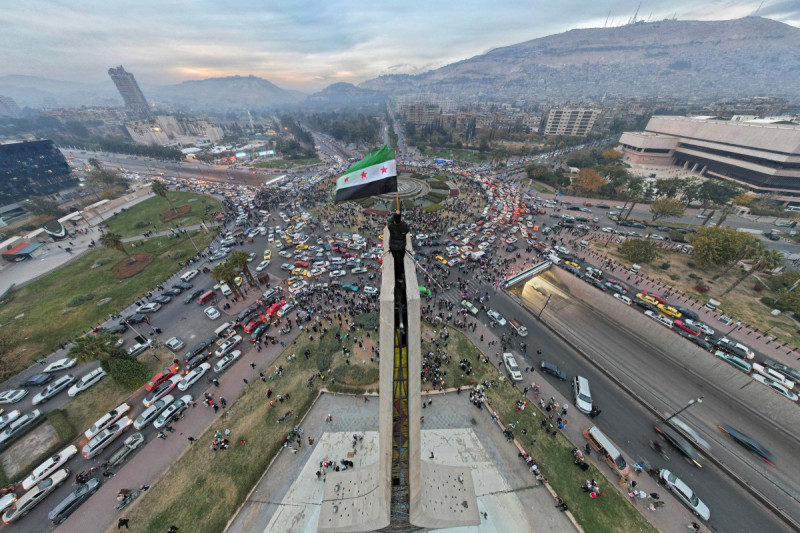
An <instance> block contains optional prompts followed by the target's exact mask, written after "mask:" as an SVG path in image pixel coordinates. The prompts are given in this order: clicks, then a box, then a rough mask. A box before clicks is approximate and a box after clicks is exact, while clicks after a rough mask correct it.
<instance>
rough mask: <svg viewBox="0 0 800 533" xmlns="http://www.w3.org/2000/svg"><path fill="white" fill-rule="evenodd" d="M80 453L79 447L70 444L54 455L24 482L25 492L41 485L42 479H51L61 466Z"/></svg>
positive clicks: (35, 469) (34, 470)
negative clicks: (38, 484)
mask: <svg viewBox="0 0 800 533" xmlns="http://www.w3.org/2000/svg"><path fill="white" fill-rule="evenodd" d="M76 453H78V447H77V446H75V445H74V444H70V445H69V446H67V447H66V448H64V449H63V450H61V451H60V452H58V453H57V454H55V455H53V456H52V457H50V458H49V459H47V460H46V461H45V462H43V463H42V464H40V465H39V466H37V467H36V468H34V469H33V471H32V472H31V473H30V475H29V476H28V477H26V478H25V479H23V480H22V488H23V489H24V490H31V489H32V488H33V486H34V485H36V484H37V483H39V482H40V481H41V480H42V479H44V478H46V477H49V476H50V475H51V474H52V473H53V472H55V471H56V470H58V469H59V468H60V467H61V465H63V464H64V463H66V462H67V461H69V459H70V458H71V457H72V456H73V455H75V454H76Z"/></svg>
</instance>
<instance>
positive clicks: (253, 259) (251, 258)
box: [247, 252, 256, 263]
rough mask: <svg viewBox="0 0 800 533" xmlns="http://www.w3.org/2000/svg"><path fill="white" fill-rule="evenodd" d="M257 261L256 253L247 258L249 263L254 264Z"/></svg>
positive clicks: (251, 253)
mask: <svg viewBox="0 0 800 533" xmlns="http://www.w3.org/2000/svg"><path fill="white" fill-rule="evenodd" d="M255 260H256V253H255V252H250V255H248V256H247V262H248V263H252V262H253V261H255Z"/></svg>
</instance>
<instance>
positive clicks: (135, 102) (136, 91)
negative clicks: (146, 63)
mask: <svg viewBox="0 0 800 533" xmlns="http://www.w3.org/2000/svg"><path fill="white" fill-rule="evenodd" d="M108 75H109V76H111V80H112V81H113V82H114V85H116V86H117V90H118V91H119V94H120V95H122V99H123V100H125V106H126V107H128V108H129V109H131V110H132V111H134V112H136V113H138V114H143V115H147V114H148V112H149V106H148V105H147V100H146V99H145V97H144V94H142V90H141V89H140V88H139V84H138V83H136V78H134V77H133V74H131V73H130V72H126V71H125V69H124V68H122V66H119V67H117V68H110V69H108Z"/></svg>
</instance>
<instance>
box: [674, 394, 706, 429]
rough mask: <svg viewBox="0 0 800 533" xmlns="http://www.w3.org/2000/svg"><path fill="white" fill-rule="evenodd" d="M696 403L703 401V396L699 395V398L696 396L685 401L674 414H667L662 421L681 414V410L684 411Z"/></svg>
mask: <svg viewBox="0 0 800 533" xmlns="http://www.w3.org/2000/svg"><path fill="white" fill-rule="evenodd" d="M696 403H703V397H702V396H700V397H699V398H697V399H695V400H689V403H687V404H686V406H685V407H683V408H681V409H679V410H678V411H677V412H676V413H675V414H673V415H670V416H668V417H667V418H666V419H665V420H664V423H667V422H669V421H670V420H672V419H673V418H675V417H676V416H678V415H679V414H681V413H682V412H684V411H685V410H687V409H688V408H690V407H691V406H693V405H694V404H696Z"/></svg>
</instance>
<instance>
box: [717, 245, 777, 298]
mask: <svg viewBox="0 0 800 533" xmlns="http://www.w3.org/2000/svg"><path fill="white" fill-rule="evenodd" d="M757 253H758V254H759V255H758V260H757V261H756V263H755V264H754V265H753V267H752V268H751V269H750V270H749V271H747V272H745V274H744V276H742V277H740V278H739V279H737V280H736V281H734V282H733V285H731V286H730V287H728V288H727V289H725V292H723V293H722V296H726V295H727V294H728V293H729V292H731V291H732V290H733V289H735V288H736V287H738V286H739V284H740V283H742V282H743V281H744V280H746V279H747V278H748V277H749V276H750V275H751V274H754V273H756V272H763V271H764V270H773V269H775V268H778V267H779V266H781V265H782V264H783V254H782V253H780V252H779V251H778V250H770V249H767V248H763V247H762V248H761V249H760V250H758V252H757Z"/></svg>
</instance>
